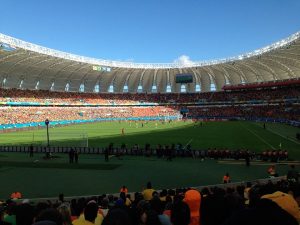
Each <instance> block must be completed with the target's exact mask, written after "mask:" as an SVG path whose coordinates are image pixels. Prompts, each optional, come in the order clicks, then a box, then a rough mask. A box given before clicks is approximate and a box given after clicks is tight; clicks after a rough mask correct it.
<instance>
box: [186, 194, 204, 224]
mask: <svg viewBox="0 0 300 225" xmlns="http://www.w3.org/2000/svg"><path fill="white" fill-rule="evenodd" d="M183 201H184V202H185V203H186V204H188V206H189V208H190V215H191V220H190V223H189V225H196V224H197V225H198V224H199V223H200V204H201V195H200V192H199V191H197V190H188V191H187V192H185V195H184V199H183Z"/></svg>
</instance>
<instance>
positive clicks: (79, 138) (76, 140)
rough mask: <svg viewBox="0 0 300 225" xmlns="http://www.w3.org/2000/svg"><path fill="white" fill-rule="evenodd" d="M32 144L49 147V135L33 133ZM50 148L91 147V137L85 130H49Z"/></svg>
mask: <svg viewBox="0 0 300 225" xmlns="http://www.w3.org/2000/svg"><path fill="white" fill-rule="evenodd" d="M31 139H32V144H35V143H42V144H43V145H44V144H45V145H47V134H46V132H45V133H41V132H32V138H31ZM49 140H50V146H70V147H89V136H88V132H87V131H85V130H66V131H56V130H55V128H51V129H50V130H49Z"/></svg>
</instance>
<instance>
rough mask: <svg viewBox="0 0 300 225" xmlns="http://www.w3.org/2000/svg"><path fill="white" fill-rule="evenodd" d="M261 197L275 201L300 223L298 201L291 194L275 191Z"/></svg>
mask: <svg viewBox="0 0 300 225" xmlns="http://www.w3.org/2000/svg"><path fill="white" fill-rule="evenodd" d="M261 198H262V199H270V200H272V201H273V202H275V203H277V205H279V206H280V207H281V208H282V209H284V210H285V211H286V212H288V213H289V214H291V215H292V216H293V217H294V218H295V219H296V220H297V221H298V223H300V210H299V206H298V203H297V202H296V200H295V199H294V198H293V196H291V195H289V194H286V193H283V192H281V191H276V192H274V193H273V194H267V195H263V196H262V197H261Z"/></svg>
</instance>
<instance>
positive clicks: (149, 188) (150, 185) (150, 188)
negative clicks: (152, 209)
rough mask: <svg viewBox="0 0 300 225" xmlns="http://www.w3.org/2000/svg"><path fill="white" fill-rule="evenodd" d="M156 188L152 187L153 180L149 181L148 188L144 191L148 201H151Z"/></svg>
mask: <svg viewBox="0 0 300 225" xmlns="http://www.w3.org/2000/svg"><path fill="white" fill-rule="evenodd" d="M154 191H155V190H154V189H152V184H151V182H148V183H147V188H146V189H145V190H144V191H143V192H142V194H143V197H144V199H145V200H146V201H150V200H151V199H152V194H153V192H154Z"/></svg>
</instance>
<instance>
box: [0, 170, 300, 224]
mask: <svg viewBox="0 0 300 225" xmlns="http://www.w3.org/2000/svg"><path fill="white" fill-rule="evenodd" d="M288 176H289V175H288ZM297 176H298V175H297ZM297 179H298V177H297ZM123 187H125V189H124V188H121V190H120V193H119V194H118V195H107V194H103V195H99V196H93V197H89V198H78V199H72V200H70V201H66V200H65V199H64V196H63V194H61V195H60V196H59V200H56V201H50V200H48V201H42V202H38V203H35V204H33V203H31V202H30V201H29V200H19V201H15V200H7V201H6V202H4V203H3V204H2V205H1V206H0V213H1V217H0V223H1V224H4V225H31V224H34V225H93V224H94V225H101V224H103V225H121V224H122V225H172V224H173V225H199V224H201V225H241V224H243V225H248V224H249V225H250V224H251V225H252V224H264V225H282V224H285V225H297V224H298V223H299V222H300V211H299V204H300V185H299V181H298V180H295V179H293V180H290V179H287V180H285V179H282V180H279V181H277V182H274V183H273V182H271V181H269V182H267V183H266V184H259V183H253V184H252V183H250V182H247V183H244V184H237V185H232V184H225V185H223V186H222V187H221V186H211V187H204V188H202V189H201V190H200V191H198V190H196V189H191V188H180V189H169V190H167V189H164V190H161V191H156V190H155V188H154V187H152V185H151V182H148V183H147V187H146V188H145V189H144V190H143V191H142V192H136V193H134V194H128V187H126V186H123Z"/></svg>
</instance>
